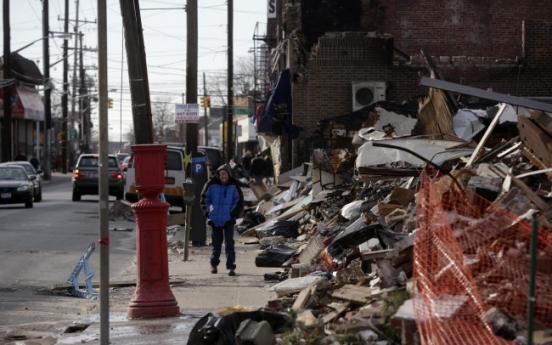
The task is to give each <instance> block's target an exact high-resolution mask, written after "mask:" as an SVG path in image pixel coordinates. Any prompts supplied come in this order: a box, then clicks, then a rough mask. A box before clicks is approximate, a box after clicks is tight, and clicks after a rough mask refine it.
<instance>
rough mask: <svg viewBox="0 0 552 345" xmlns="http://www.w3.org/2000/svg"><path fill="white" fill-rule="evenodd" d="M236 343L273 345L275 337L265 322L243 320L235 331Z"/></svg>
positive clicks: (242, 344)
mask: <svg viewBox="0 0 552 345" xmlns="http://www.w3.org/2000/svg"><path fill="white" fill-rule="evenodd" d="M236 343H237V344H238V345H274V344H276V336H275V335H274V332H273V330H272V327H271V326H270V324H269V323H268V322H267V321H261V322H256V321H253V320H245V321H242V323H241V324H240V327H239V328H238V330H237V331H236Z"/></svg>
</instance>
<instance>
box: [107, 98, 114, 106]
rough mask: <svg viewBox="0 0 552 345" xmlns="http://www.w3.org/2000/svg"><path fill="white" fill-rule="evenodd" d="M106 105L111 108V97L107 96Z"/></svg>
mask: <svg viewBox="0 0 552 345" xmlns="http://www.w3.org/2000/svg"><path fill="white" fill-rule="evenodd" d="M107 107H108V108H113V98H108V99H107Z"/></svg>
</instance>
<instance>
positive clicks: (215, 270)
mask: <svg viewBox="0 0 552 345" xmlns="http://www.w3.org/2000/svg"><path fill="white" fill-rule="evenodd" d="M217 272H218V271H217V268H216V267H215V266H211V273H213V274H214V273H217Z"/></svg>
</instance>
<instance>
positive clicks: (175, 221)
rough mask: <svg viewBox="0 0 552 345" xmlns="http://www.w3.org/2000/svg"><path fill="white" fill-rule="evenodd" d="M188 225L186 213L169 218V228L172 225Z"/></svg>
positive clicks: (175, 214)
mask: <svg viewBox="0 0 552 345" xmlns="http://www.w3.org/2000/svg"><path fill="white" fill-rule="evenodd" d="M185 224H186V213H184V212H180V213H173V214H169V215H168V216H167V226H171V225H185Z"/></svg>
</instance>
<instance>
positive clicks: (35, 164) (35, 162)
mask: <svg viewBox="0 0 552 345" xmlns="http://www.w3.org/2000/svg"><path fill="white" fill-rule="evenodd" d="M29 163H31V165H32V166H33V168H35V170H38V168H39V167H40V161H39V160H38V158H37V157H36V154H33V157H32V158H31V159H30V160H29Z"/></svg>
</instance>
